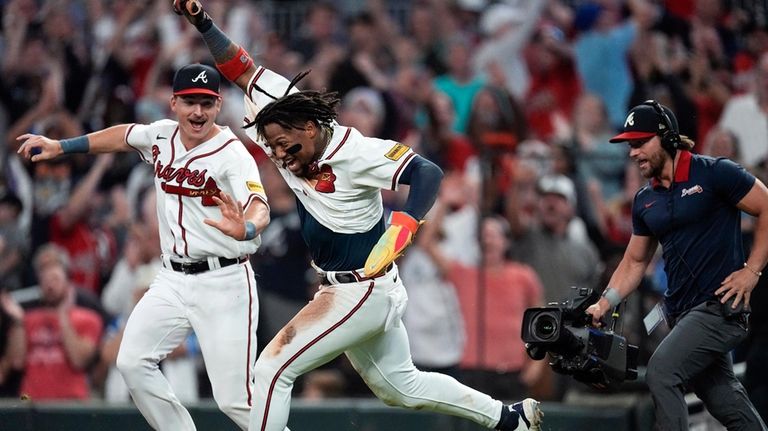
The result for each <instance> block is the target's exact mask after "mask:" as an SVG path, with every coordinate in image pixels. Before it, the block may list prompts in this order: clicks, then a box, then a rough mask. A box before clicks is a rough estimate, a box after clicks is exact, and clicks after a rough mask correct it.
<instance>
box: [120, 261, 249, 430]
mask: <svg viewBox="0 0 768 431" xmlns="http://www.w3.org/2000/svg"><path fill="white" fill-rule="evenodd" d="M258 308H259V307H258V300H257V296H256V282H255V280H254V276H253V269H252V268H251V265H250V263H249V262H245V263H242V264H236V265H230V266H227V267H224V268H219V269H215V270H211V271H206V272H203V273H199V274H189V275H188V274H184V273H181V272H175V271H173V270H170V269H166V268H162V269H161V270H160V272H159V273H158V275H157V277H156V278H155V280H154V281H153V282H152V285H151V286H150V288H149V291H148V292H147V293H146V294H145V295H144V297H143V298H141V300H140V301H139V302H138V304H136V308H134V309H133V312H132V313H131V315H130V317H129V318H128V322H127V323H126V327H125V333H124V335H123V341H122V343H121V345H120V352H119V353H118V356H117V368H118V369H119V370H120V372H121V373H122V375H123V378H124V379H125V382H126V384H127V385H128V388H129V389H130V391H131V396H132V397H133V400H134V402H135V403H136V406H137V407H138V409H139V410H140V411H141V413H142V414H143V415H144V417H145V418H146V420H147V422H149V424H150V425H151V426H152V427H153V428H154V429H156V430H160V431H165V430H168V431H187V430H195V425H194V423H193V422H192V418H191V417H190V415H189V412H188V411H187V409H185V408H184V406H182V405H181V403H180V402H179V400H178V399H177V398H176V396H175V395H174V393H173V391H172V390H171V387H170V385H169V384H168V381H167V380H166V379H165V377H164V376H163V374H162V373H161V372H160V369H159V368H158V363H159V362H160V361H162V360H163V359H164V358H165V357H166V356H167V355H168V354H169V353H170V352H171V351H172V350H173V349H174V348H176V346H178V345H179V344H180V343H181V342H182V341H183V340H184V339H185V338H186V336H187V335H188V334H189V331H192V330H194V331H195V334H196V335H197V338H198V340H199V343H200V349H201V352H202V355H203V359H204V361H205V366H206V369H207V371H208V376H209V378H210V380H211V386H212V389H213V397H214V399H215V400H216V403H217V404H218V406H219V408H220V409H221V410H222V411H223V412H224V413H225V414H227V416H229V417H230V418H231V419H232V420H233V421H234V422H235V423H236V424H237V425H238V426H239V427H240V428H242V429H246V428H247V427H248V417H249V412H250V403H251V396H252V387H251V385H250V382H251V378H252V374H251V370H252V364H253V361H254V356H255V352H256V322H257V315H258Z"/></svg>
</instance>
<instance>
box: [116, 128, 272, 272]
mask: <svg viewBox="0 0 768 431" xmlns="http://www.w3.org/2000/svg"><path fill="white" fill-rule="evenodd" d="M219 130H220V132H219V133H218V134H217V135H216V136H214V137H213V138H212V139H210V140H208V141H206V142H204V143H202V144H200V145H198V146H197V147H195V148H193V149H191V150H189V151H187V150H186V149H185V148H184V145H182V143H181V138H180V136H179V127H178V123H177V122H176V121H172V120H160V121H156V122H154V123H152V124H149V125H143V124H135V125H133V126H131V127H130V128H129V129H128V131H127V132H126V136H125V141H126V142H127V143H128V145H130V146H131V147H133V148H135V149H136V150H137V151H138V152H139V154H140V155H141V158H142V159H143V160H144V161H145V162H146V163H150V164H152V165H153V167H154V170H153V175H154V176H155V189H156V191H157V216H158V220H159V224H160V243H161V244H160V245H161V248H162V251H163V254H164V255H165V256H171V257H172V258H173V260H178V261H185V260H200V259H205V258H207V257H210V256H218V257H226V258H236V257H239V256H243V255H247V254H252V253H254V252H255V251H256V249H257V248H258V246H259V244H260V243H261V238H260V237H259V236H257V237H256V238H254V239H253V240H252V241H238V240H236V239H234V238H232V237H230V236H227V235H225V234H223V233H222V232H221V231H219V230H218V229H216V228H215V227H213V226H208V225H207V224H205V223H203V219H205V218H209V219H213V220H218V219H220V218H221V212H220V211H219V208H218V207H217V206H216V203H215V202H214V201H213V199H212V198H213V196H216V195H217V193H218V192H219V190H222V191H224V192H226V193H227V194H229V195H231V196H232V197H233V198H234V199H236V200H238V201H239V202H241V203H242V204H243V208H247V207H248V205H250V204H251V203H252V202H253V201H254V199H260V200H262V201H263V202H264V203H266V202H267V198H266V195H265V194H264V187H263V186H262V184H261V178H260V176H259V171H258V168H257V166H256V161H255V160H254V159H253V157H251V155H250V154H249V153H248V151H247V150H246V149H245V146H243V144H242V143H241V142H240V141H239V140H238V139H237V137H236V136H235V135H234V133H232V131H230V130H229V128H226V127H220V128H219Z"/></svg>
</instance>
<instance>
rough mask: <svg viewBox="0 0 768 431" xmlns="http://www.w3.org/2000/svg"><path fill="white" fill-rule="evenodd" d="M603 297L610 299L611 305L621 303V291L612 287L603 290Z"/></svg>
mask: <svg viewBox="0 0 768 431" xmlns="http://www.w3.org/2000/svg"><path fill="white" fill-rule="evenodd" d="M603 298H605V299H606V301H608V304H610V305H611V307H615V306H617V305H619V304H621V295H620V294H619V291H618V290H616V289H614V288H612V287H606V288H605V290H604V291H603Z"/></svg>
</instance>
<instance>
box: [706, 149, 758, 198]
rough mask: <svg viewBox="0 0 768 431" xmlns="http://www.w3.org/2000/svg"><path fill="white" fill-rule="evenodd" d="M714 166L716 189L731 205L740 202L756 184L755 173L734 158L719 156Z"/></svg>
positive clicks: (713, 175) (713, 176)
mask: <svg viewBox="0 0 768 431" xmlns="http://www.w3.org/2000/svg"><path fill="white" fill-rule="evenodd" d="M712 167H713V169H714V172H713V174H712V178H715V181H714V187H715V190H716V192H717V194H718V195H719V196H722V197H723V199H725V200H726V202H728V203H729V204H731V205H736V204H738V203H739V201H741V200H742V199H743V198H744V196H746V195H747V193H749V191H750V190H751V189H752V186H753V185H754V184H755V177H754V175H752V174H750V173H749V172H747V170H746V169H744V168H743V167H742V166H741V165H739V164H737V163H735V162H733V161H732V160H729V159H725V158H719V159H717V160H716V161H715V163H714V165H713V166H712Z"/></svg>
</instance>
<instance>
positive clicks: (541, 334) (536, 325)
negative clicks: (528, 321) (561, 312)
mask: <svg viewBox="0 0 768 431" xmlns="http://www.w3.org/2000/svg"><path fill="white" fill-rule="evenodd" d="M532 326H533V334H534V335H535V336H536V337H538V338H540V339H541V340H543V341H547V340H549V339H551V338H553V337H554V336H555V335H556V334H557V319H556V318H555V316H553V315H551V314H548V313H544V314H540V315H538V316H536V318H535V319H533V325H532Z"/></svg>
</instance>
